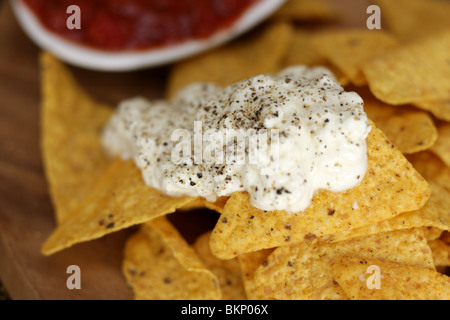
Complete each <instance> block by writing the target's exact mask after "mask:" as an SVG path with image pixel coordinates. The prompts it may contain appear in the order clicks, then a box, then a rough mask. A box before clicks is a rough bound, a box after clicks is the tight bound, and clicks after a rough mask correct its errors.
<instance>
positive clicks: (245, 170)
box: [102, 66, 371, 213]
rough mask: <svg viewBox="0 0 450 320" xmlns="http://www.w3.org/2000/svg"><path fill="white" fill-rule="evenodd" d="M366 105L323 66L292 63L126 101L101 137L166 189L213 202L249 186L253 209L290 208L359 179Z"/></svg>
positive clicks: (145, 176) (113, 151)
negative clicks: (167, 96)
mask: <svg viewBox="0 0 450 320" xmlns="http://www.w3.org/2000/svg"><path fill="white" fill-rule="evenodd" d="M363 105H364V103H363V100H362V99H361V97H360V96H359V95H358V94H356V93H355V92H345V91H344V89H343V88H342V87H341V85H340V84H339V83H338V82H337V81H336V79H335V77H334V75H333V74H332V73H331V72H330V71H329V70H328V69H326V68H323V67H315V68H308V67H305V66H296V67H291V68H288V69H286V70H284V71H282V72H281V73H279V74H278V75H258V76H255V77H252V78H249V79H246V80H244V81H242V82H239V83H236V84H233V85H231V86H229V87H226V88H220V87H217V86H216V85H214V84H210V83H197V84H193V85H190V86H188V87H186V88H185V89H183V90H182V91H181V92H180V93H179V94H178V95H177V96H176V97H175V98H174V99H172V100H170V101H168V100H158V101H148V100H146V99H144V98H140V97H137V98H133V99H129V100H126V101H123V102H122V103H121V104H120V105H119V107H118V110H117V111H116V113H115V114H114V115H113V116H112V118H111V120H110V121H109V123H108V124H107V126H106V127H105V129H104V132H103V135H102V142H103V146H104V147H105V149H106V151H107V152H108V153H109V154H110V155H112V156H120V157H122V158H123V159H134V161H135V163H136V165H137V166H138V167H139V168H140V169H141V171H142V175H143V179H144V181H145V183H146V184H147V185H148V186H150V187H153V188H156V189H158V190H160V191H161V192H163V193H165V194H168V195H171V196H201V197H204V198H206V199H207V200H209V201H215V199H217V197H221V196H229V195H231V194H232V193H234V192H240V191H246V192H248V194H249V195H250V201H251V204H252V205H253V206H255V207H256V208H259V209H262V210H266V211H271V210H285V211H288V212H291V213H293V212H300V211H303V210H305V209H306V208H307V207H308V206H309V205H310V204H311V200H312V198H313V196H314V193H315V192H317V191H318V190H320V189H324V190H329V191H332V192H342V191H345V190H348V189H351V188H353V187H355V186H357V185H358V184H359V183H360V182H361V181H362V179H363V177H364V175H365V173H366V171H367V143H366V139H367V136H368V134H369V132H370V130H371V126H370V124H369V121H368V119H367V115H366V114H365V112H364V109H363Z"/></svg>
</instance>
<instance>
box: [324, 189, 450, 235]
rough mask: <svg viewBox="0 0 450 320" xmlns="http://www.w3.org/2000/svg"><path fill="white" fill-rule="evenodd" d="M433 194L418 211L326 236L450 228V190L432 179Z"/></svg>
mask: <svg viewBox="0 0 450 320" xmlns="http://www.w3.org/2000/svg"><path fill="white" fill-rule="evenodd" d="M430 187H431V196H430V198H429V200H428V201H427V203H426V204H425V205H424V206H423V207H422V208H420V209H419V210H416V211H411V212H405V213H401V214H399V215H397V216H395V217H393V218H390V219H386V220H384V221H380V222H377V223H374V224H371V225H367V226H363V227H360V228H356V229H351V230H347V231H346V232H338V233H336V234H331V235H329V236H325V237H324V240H326V241H330V242H333V241H339V240H345V239H348V238H353V237H360V236H364V235H371V234H376V233H380V232H388V231H393V230H401V229H410V228H421V227H433V228H437V229H439V230H449V229H450V192H449V191H448V190H447V189H446V188H444V187H442V186H441V185H439V184H437V183H435V182H432V181H430Z"/></svg>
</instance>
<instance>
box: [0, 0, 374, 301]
mask: <svg viewBox="0 0 450 320" xmlns="http://www.w3.org/2000/svg"><path fill="white" fill-rule="evenodd" d="M334 2H336V1H334ZM339 5H340V6H341V7H342V8H344V10H343V11H342V14H343V16H346V17H347V18H346V19H345V20H344V21H345V23H346V24H347V25H353V26H358V27H364V26H365V19H366V18H365V17H366V16H365V9H366V8H367V4H366V2H365V1H360V0H347V1H339ZM0 6H1V8H0V279H1V280H2V282H3V283H4V285H5V287H6V288H7V290H8V292H9V294H10V296H11V298H12V299H132V298H133V293H132V291H131V289H130V288H129V287H128V286H127V284H126V282H125V280H124V278H123V277H122V274H121V270H120V268H121V262H122V249H123V245H124V242H125V240H126V238H127V237H128V236H129V235H130V233H131V232H133V231H134V229H133V228H131V229H129V230H124V231H122V232H118V233H114V234H112V235H109V236H106V237H104V238H102V239H99V240H96V241H91V242H89V243H84V244H79V245H76V246H74V247H73V248H70V249H67V250H64V251H63V252H61V253H57V254H55V255H53V256H51V257H44V256H42V255H41V254H40V247H41V245H42V243H43V241H44V240H45V239H46V238H47V237H48V235H49V234H50V233H51V231H52V230H53V229H54V227H55V222H54V217H53V207H52V204H51V199H50V198H49V194H48V188H47V182H46V179H45V175H44V172H43V166H42V160H41V153H40V147H39V129H40V128H39V116H40V80H39V76H40V75H39V65H38V56H39V49H38V48H37V47H36V46H35V45H34V44H33V43H32V42H31V41H30V40H29V39H28V38H27V37H26V35H25V34H24V33H23V32H22V30H21V29H20V27H19V26H18V24H17V23H16V21H15V19H14V17H13V14H12V12H11V9H10V6H9V3H8V2H7V1H6V2H5V1H2V2H0ZM71 69H72V71H73V72H74V74H75V76H76V77H77V79H78V80H79V81H80V83H81V84H82V86H83V87H84V88H85V89H86V90H87V91H88V92H89V93H91V94H92V95H93V96H94V97H95V98H97V99H99V100H101V101H104V102H108V103H111V104H116V103H117V102H118V101H120V100H122V99H125V98H128V97H131V96H135V95H143V96H146V97H148V98H159V97H162V96H163V93H164V89H165V83H166V79H167V71H168V69H167V67H163V68H157V69H149V70H143V71H137V72H126V73H102V72H94V71H87V70H82V69H78V68H71ZM186 219H187V221H189V217H188V216H186ZM174 222H175V221H174ZM182 223H183V224H184V225H188V226H189V228H191V229H190V230H193V229H195V228H198V226H195V225H192V224H191V225H189V222H187V223H186V221H184V222H182ZM198 232H200V230H196V231H195V232H193V233H194V234H195V233H198ZM70 265H78V266H79V267H80V269H81V290H69V289H68V288H67V286H66V280H67V278H68V277H69V274H67V273H66V271H67V267H68V266H70Z"/></svg>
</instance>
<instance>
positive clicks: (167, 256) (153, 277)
mask: <svg viewBox="0 0 450 320" xmlns="http://www.w3.org/2000/svg"><path fill="white" fill-rule="evenodd" d="M122 271H123V274H124V275H125V277H126V279H127V282H128V283H129V284H130V286H131V287H132V288H133V290H134V293H135V298H136V299H137V300H188V299H189V300H217V299H220V298H221V292H220V287H219V281H218V279H217V277H216V276H215V275H214V274H213V273H212V272H211V271H209V270H208V269H207V268H206V267H205V266H204V264H203V263H202V262H201V260H200V258H199V257H198V255H197V254H196V252H195V251H194V250H193V249H192V248H191V247H190V246H189V245H188V244H187V243H186V241H185V240H184V239H183V238H182V237H181V236H180V234H179V233H178V231H177V230H176V229H175V228H174V227H173V226H172V225H171V224H170V223H169V222H168V221H167V219H166V218H165V217H160V218H157V219H154V220H152V221H151V222H148V223H146V224H144V225H142V226H141V228H140V230H139V231H138V232H137V233H136V234H134V235H132V236H131V238H130V239H129V240H128V241H127V243H126V247H125V253H124V262H123V265H122Z"/></svg>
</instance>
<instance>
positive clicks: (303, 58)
mask: <svg viewBox="0 0 450 320" xmlns="http://www.w3.org/2000/svg"><path fill="white" fill-rule="evenodd" d="M313 39H314V34H313V33H311V32H307V31H304V30H301V29H295V30H294V32H293V34H292V40H291V45H290V46H289V49H288V50H287V53H286V57H285V58H284V60H283V64H282V66H281V69H284V68H286V67H289V66H295V65H307V66H310V67H314V66H325V67H327V68H328V69H330V71H332V72H333V74H334V75H335V76H336V79H337V80H338V82H339V83H340V84H341V85H342V86H345V85H347V84H348V83H349V80H348V78H347V77H346V76H345V75H344V74H343V73H342V72H341V71H340V70H339V69H337V68H336V67H335V66H334V65H331V64H330V63H329V62H328V61H327V60H326V59H325V58H324V57H322V56H321V55H319V54H318V52H317V50H316V49H315V48H314V46H313V44H312V40H313Z"/></svg>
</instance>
